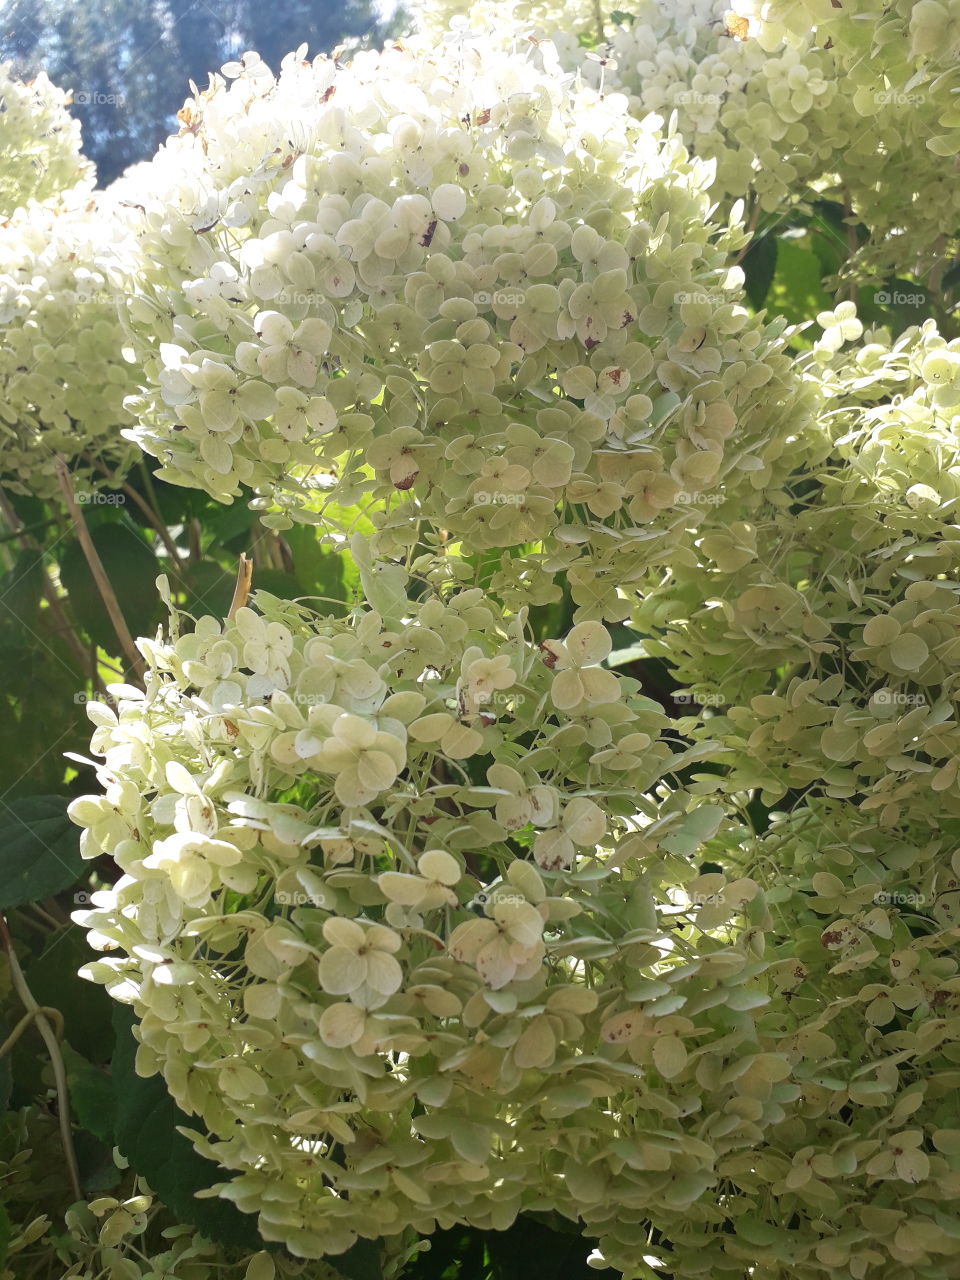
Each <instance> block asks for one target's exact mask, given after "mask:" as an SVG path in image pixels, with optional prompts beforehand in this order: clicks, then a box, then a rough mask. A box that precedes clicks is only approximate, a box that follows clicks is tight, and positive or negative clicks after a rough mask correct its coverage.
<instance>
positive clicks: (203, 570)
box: [184, 560, 237, 618]
mask: <svg viewBox="0 0 960 1280" xmlns="http://www.w3.org/2000/svg"><path fill="white" fill-rule="evenodd" d="M236 581H237V570H236V566H233V567H232V568H230V569H226V568H224V567H223V565H220V564H217V562H216V561H215V560H199V561H198V562H197V563H196V564H195V565H192V566H191V568H190V572H189V575H188V576H187V582H186V586H187V598H186V601H185V604H184V607H185V609H186V611H187V613H192V614H193V615H194V617H197V618H199V617H202V616H203V615H204V614H209V615H210V616H211V617H213V618H225V617H226V616H227V611H228V609H229V608H230V602H231V601H232V600H233V589H234V586H235V585H236Z"/></svg>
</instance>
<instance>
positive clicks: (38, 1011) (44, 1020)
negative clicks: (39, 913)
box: [0, 914, 84, 1200]
mask: <svg viewBox="0 0 960 1280" xmlns="http://www.w3.org/2000/svg"><path fill="white" fill-rule="evenodd" d="M0 944H2V946H3V949H4V950H5V951H6V953H7V961H8V962H9V965H10V980H11V982H12V983H13V987H14V990H15V991H16V993H17V995H18V996H19V997H20V1001H21V1003H22V1004H23V1007H24V1009H26V1011H27V1013H29V1014H30V1016H31V1018H33V1019H34V1020H35V1022H36V1024H37V1030H38V1031H39V1032H40V1034H41V1036H43V1042H44V1044H45V1045H46V1046H47V1052H48V1053H49V1055H50V1062H51V1065H52V1066H53V1078H54V1081H55V1082H56V1086H57V1111H58V1113H59V1120H60V1136H61V1138H62V1139H63V1153H64V1156H65V1157H66V1161H67V1172H68V1173H69V1175H70V1186H71V1188H72V1190H73V1194H74V1197H75V1199H77V1200H82V1199H83V1198H84V1197H83V1188H82V1187H81V1185H80V1168H79V1166H78V1164H77V1153H76V1151H75V1150H74V1147H73V1131H72V1130H71V1128H70V1095H69V1093H68V1092H67V1068H66V1066H65V1065H64V1061H63V1054H62V1053H61V1052H60V1045H59V1043H58V1042H57V1037H56V1034H55V1032H54V1030H53V1027H52V1026H51V1025H50V1019H49V1014H50V1012H51V1011H50V1010H49V1009H46V1010H45V1009H44V1008H42V1007H41V1006H40V1005H39V1004H37V1002H36V1000H35V999H34V998H33V993H32V992H31V990H30V988H29V987H28V986H27V982H26V979H25V978H24V976H23V972H22V970H21V968H20V965H19V963H18V961H17V957H16V954H15V953H14V950H13V942H12V941H11V939H10V933H9V931H8V929H7V921H6V918H5V917H4V916H3V915H2V914H0ZM18 1025H19V1024H18Z"/></svg>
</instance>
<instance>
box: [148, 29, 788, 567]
mask: <svg viewBox="0 0 960 1280" xmlns="http://www.w3.org/2000/svg"><path fill="white" fill-rule="evenodd" d="M481 44H482V42H478V41H466V42H465V43H464V44H463V45H462V47H461V48H460V49H459V52H458V53H457V54H456V56H454V55H453V54H450V55H449V57H450V59H451V61H450V69H449V71H448V70H447V69H446V66H447V64H446V62H443V61H441V60H439V56H438V55H437V54H436V52H435V51H432V50H431V48H430V47H429V46H426V45H423V44H421V45H418V46H416V47H411V48H401V47H396V48H392V49H388V50H386V51H385V52H384V53H383V54H382V55H374V54H364V55H361V56H358V57H357V58H356V59H355V60H354V62H353V64H352V65H351V66H350V67H347V68H342V69H338V68H337V67H335V65H334V64H333V63H331V62H329V61H327V60H325V59H322V58H320V59H317V60H315V61H314V62H313V63H312V64H307V63H304V62H303V61H302V60H301V59H299V58H290V59H288V60H287V61H286V62H285V64H284V67H283V71H282V73H281V75H280V77H279V79H278V80H276V81H275V80H274V78H273V77H272V76H271V75H270V74H269V73H267V72H266V71H265V69H264V68H263V66H262V64H261V63H259V62H258V61H256V60H255V59H254V58H253V56H252V55H250V56H248V58H247V60H246V61H245V63H244V64H243V66H240V65H239V64H237V65H236V66H235V67H231V68H227V71H228V72H229V75H230V76H231V77H232V83H231V84H230V85H229V87H228V86H227V84H226V82H225V81H224V80H223V79H220V78H217V79H216V80H215V82H214V85H213V88H212V89H211V91H210V92H209V94H208V95H205V96H204V97H203V98H202V99H198V100H197V101H196V102H194V103H192V104H191V106H190V108H189V111H190V113H191V118H192V119H193V120H194V123H191V124H189V125H188V126H187V127H186V131H185V132H183V133H182V135H181V136H180V137H179V138H177V139H174V140H172V141H171V142H170V143H169V144H168V145H167V147H166V149H165V150H164V151H162V152H161V154H160V156H158V158H157V160H156V161H155V167H154V168H153V170H152V172H151V173H149V174H147V175H146V178H145V183H144V189H145V191H146V194H142V193H141V195H140V197H139V200H140V202H141V203H143V204H144V205H145V209H146V212H145V214H144V216H143V218H142V219H141V220H140V224H139V238H140V246H141V251H142V253H143V254H144V256H145V258H146V260H147V261H148V262H150V263H152V264H154V265H153V266H152V267H150V268H148V269H147V273H146V275H147V285H146V288H145V289H144V291H143V292H142V294H141V296H139V297H137V298H135V299H134V300H133V302H132V304H131V308H130V325H131V334H132V337H131V341H132V343H133V345H134V348H135V350H136V352H137V358H138V363H140V364H141V365H142V367H143V369H144V371H145V373H146V375H147V378H148V380H149V382H150V388H149V390H148V391H147V392H146V393H145V394H144V395H143V396H141V397H137V398H136V399H134V400H132V401H131V402H130V407H131V409H132V411H133V412H134V413H135V414H136V417H137V425H136V427H134V428H132V429H131V430H130V431H129V432H128V433H127V434H128V435H130V436H131V438H134V439H136V440H137V441H138V442H139V443H140V444H141V445H142V446H143V447H144V448H145V449H147V450H148V451H149V452H151V453H154V454H155V455H156V456H157V457H158V458H160V459H161V462H162V469H161V472H160V474H161V475H162V476H163V477H164V478H166V479H169V480H172V481H174V482H176V483H181V484H187V485H192V486H198V487H201V488H203V489H205V490H206V491H207V492H209V493H211V494H213V495H214V496H216V497H218V498H220V499H223V500H230V499H231V498H232V497H234V496H236V495H238V494H239V493H241V492H242V491H243V490H244V489H246V490H252V491H253V493H255V494H256V495H258V496H257V497H256V498H255V500H254V502H255V505H258V506H260V507H262V508H263V509H264V510H266V511H267V514H266V515H265V516H264V522H265V523H267V524H269V525H272V526H273V527H283V526H284V525H285V524H287V523H289V521H290V520H292V519H298V520H309V521H313V522H316V523H320V522H322V521H323V519H324V511H325V509H326V508H328V507H331V506H332V505H333V504H350V503H352V502H355V501H357V500H359V499H360V498H361V497H362V496H364V495H372V496H373V497H374V498H375V499H376V504H375V507H374V508H373V509H372V511H371V515H372V518H373V519H374V520H375V523H376V524H377V526H378V536H377V540H376V543H375V546H376V548H377V549H378V551H379V552H380V553H382V554H388V555H395V554H398V553H399V552H401V551H403V550H405V549H406V547H407V546H409V545H411V544H412V543H413V542H415V541H416V539H417V537H418V536H419V532H418V531H419V530H420V529H421V528H422V527H423V525H424V524H426V525H428V526H432V527H435V528H443V529H445V530H447V531H448V533H449V534H451V535H454V536H455V537H456V538H458V539H462V540H463V541H464V542H466V543H468V544H469V545H470V546H471V547H473V548H484V547H491V548H493V547H511V546H517V545H518V544H521V543H525V542H529V543H532V542H536V541H539V540H543V539H548V543H547V546H548V549H549V550H550V551H551V552H552V553H553V555H554V558H555V559H556V558H559V559H560V560H561V561H562V562H564V563H567V562H569V561H571V560H573V559H576V558H577V557H578V555H581V554H584V555H585V554H586V553H587V552H592V553H595V554H596V555H597V556H598V558H599V559H600V560H601V561H603V563H604V564H607V565H612V561H613V557H614V556H621V557H622V554H623V553H624V552H625V551H627V550H633V551H634V552H635V556H636V558H637V559H638V560H639V561H642V562H644V563H646V562H647V561H649V560H650V559H651V558H652V557H655V556H656V555H658V554H660V553H662V552H663V550H664V548H666V547H668V546H669V545H670V544H671V542H674V541H676V540H677V539H678V538H680V537H681V536H682V533H681V532H679V531H678V530H679V526H682V525H683V523H684V521H685V520H688V519H689V517H690V511H691V509H692V508H691V495H693V500H692V501H693V505H694V506H695V504H696V501H697V495H700V494H701V493H704V492H706V491H709V490H711V489H713V488H715V487H716V486H718V485H719V484H720V481H721V479H724V478H725V479H726V482H727V484H728V485H730V486H733V485H735V483H736V481H737V478H738V477H739V478H740V480H741V481H742V483H743V484H745V485H747V484H749V481H748V480H747V474H748V472H749V471H750V470H751V469H763V468H765V467H767V466H769V465H771V464H772V463H773V462H774V461H775V458H776V453H777V450H778V449H779V447H780V446H779V443H778V441H779V439H780V437H781V436H782V435H783V431H782V421H783V419H784V418H785V417H786V416H789V415H790V414H791V413H799V410H798V407H797V394H798V392H797V386H796V380H795V379H794V378H793V376H792V373H791V369H790V362H789V359H788V358H787V357H786V355H785V354H784V353H783V349H782V348H783V342H782V337H781V334H782V325H780V324H767V323H764V322H762V321H759V320H756V319H752V318H750V317H749V315H748V313H747V311H746V309H745V308H744V307H743V306H741V298H742V292H741V289H742V273H741V272H740V270H739V269H738V268H730V267H729V261H730V259H729V254H730V252H731V250H735V249H737V248H738V247H740V246H742V245H743V243H744V242H745V241H744V233H743V230H742V228H741V226H740V224H739V223H738V221H737V218H738V216H739V213H740V210H739V209H737V210H734V211H733V213H732V216H731V220H730V222H729V223H728V224H727V225H724V226H719V227H713V226H712V225H711V224H709V223H707V221H706V215H707V212H708V204H709V198H708V196H707V195H706V189H707V187H708V186H709V182H710V177H711V173H710V167H709V166H708V165H704V164H700V163H697V162H693V161H690V160H689V159H688V158H687V156H686V154H685V152H684V150H683V148H682V146H681V145H680V143H679V141H678V140H677V139H675V138H667V139H666V140H664V139H663V138H662V137H661V136H660V134H659V132H658V130H657V127H656V124H655V122H654V121H652V120H650V121H648V122H647V123H646V124H643V125H641V124H638V123H636V122H634V121H632V120H631V118H630V117H629V116H628V115H627V114H626V113H625V105H626V104H625V100H624V99H623V98H622V97H619V96H617V95H608V96H606V97H601V96H599V95H597V94H595V93H594V92H592V91H591V90H589V89H581V90H576V89H574V88H573V87H572V86H570V85H569V84H567V83H566V82H565V81H564V80H563V78H562V77H561V76H560V75H559V73H558V72H557V71H556V70H555V69H554V70H551V71H550V72H549V73H548V72H547V71H544V70H538V69H537V67H536V65H535V63H534V61H533V60H531V59H530V58H526V57H522V56H519V55H509V54H503V53H499V52H497V51H496V50H484V49H481V48H480V47H479V46H480V45H481ZM446 56H447V55H446V54H445V57H446ZM538 56H539V57H540V59H541V60H543V59H544V58H546V57H547V56H548V53H547V52H546V51H545V50H544V48H541V50H540V53H539V55H538ZM452 81H455V83H452ZM276 507H279V510H276V509H273V508H276ZM268 509H269V510H268ZM648 526H653V528H652V529H651V528H649V527H648ZM580 549H582V551H581V550H580ZM620 563H621V565H622V563H623V562H622V558H621V561H620Z"/></svg>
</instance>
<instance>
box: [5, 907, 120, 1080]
mask: <svg viewBox="0 0 960 1280" xmlns="http://www.w3.org/2000/svg"><path fill="white" fill-rule="evenodd" d="M70 905H71V907H72V906H74V905H78V906H82V905H83V902H82V901H81V902H80V903H71V904H70ZM96 958H97V953H96V952H95V951H93V950H92V949H91V947H90V944H89V943H88V942H87V935H86V933H85V932H84V931H83V929H79V928H77V927H76V926H71V927H69V928H67V929H62V930H61V931H60V932H59V933H55V934H54V935H53V936H52V937H51V938H50V939H49V941H48V943H47V948H46V950H45V951H44V952H43V954H42V955H40V956H38V957H37V959H35V960H32V961H30V962H28V963H26V964H24V970H25V973H26V978H27V985H28V986H29V988H30V990H31V991H32V992H33V995H34V998H35V999H36V1000H37V1002H38V1003H39V1004H46V1005H51V1006H52V1007H54V1008H57V1009H59V1010H60V1012H61V1013H62V1014H63V1030H64V1037H65V1039H66V1040H68V1041H69V1043H70V1045H71V1046H72V1047H73V1048H74V1049H75V1050H76V1051H77V1053H79V1054H81V1055H82V1056H83V1057H84V1058H86V1059H87V1061H88V1062H92V1063H94V1064H101V1063H106V1062H109V1061H110V1055H111V1053H112V1052H113V1010H114V1007H115V1002H114V1001H113V1000H112V999H111V998H110V996H109V995H108V994H107V991H106V988H105V987H101V986H97V985H96V984H95V983H93V982H87V981H86V979H85V978H81V977H80V974H79V969H80V968H81V966H82V965H84V964H87V963H88V962H89V961H90V960H93V959H96Z"/></svg>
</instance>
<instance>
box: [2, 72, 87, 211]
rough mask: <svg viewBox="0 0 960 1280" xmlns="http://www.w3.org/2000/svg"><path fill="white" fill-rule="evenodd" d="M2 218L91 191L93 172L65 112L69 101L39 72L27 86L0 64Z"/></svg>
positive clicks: (77, 126) (73, 122)
mask: <svg viewBox="0 0 960 1280" xmlns="http://www.w3.org/2000/svg"><path fill="white" fill-rule="evenodd" d="M0 100H2V102H3V115H2V119H3V124H2V128H0V214H3V215H7V214H10V213H12V212H13V211H14V209H17V208H19V207H20V206H21V205H25V204H28V203H29V202H30V201H31V200H40V201H43V200H48V199H50V198H51V197H52V196H56V195H59V193H60V192H62V191H66V190H67V189H68V188H71V187H74V186H76V185H77V184H78V183H82V184H83V185H84V186H85V188H86V189H87V190H90V189H92V187H93V182H94V169H93V165H92V164H91V162H90V161H89V160H87V159H85V158H84V157H83V156H81V154H80V124H79V121H77V120H74V118H73V117H72V116H71V115H70V112H69V111H68V110H67V103H68V101H69V99H68V95H67V94H66V93H65V92H64V91H63V90H62V89H57V88H55V86H54V85H52V84H51V83H50V81H49V80H48V79H47V77H46V75H45V74H44V73H43V72H41V73H40V75H38V76H37V78H36V79H35V80H32V81H30V83H29V84H25V83H24V82H23V81H21V80H17V79H16V78H15V77H14V76H13V75H12V71H11V63H9V62H4V63H0Z"/></svg>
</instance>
